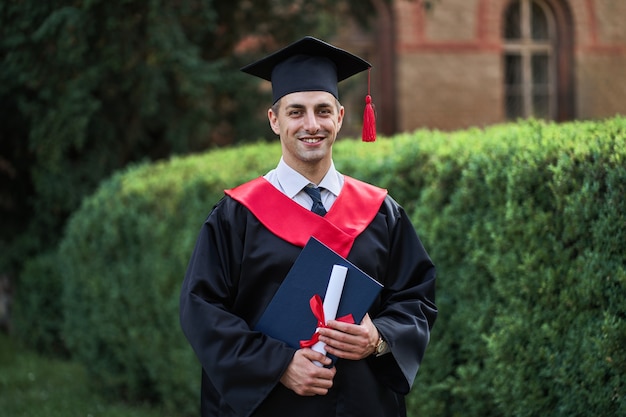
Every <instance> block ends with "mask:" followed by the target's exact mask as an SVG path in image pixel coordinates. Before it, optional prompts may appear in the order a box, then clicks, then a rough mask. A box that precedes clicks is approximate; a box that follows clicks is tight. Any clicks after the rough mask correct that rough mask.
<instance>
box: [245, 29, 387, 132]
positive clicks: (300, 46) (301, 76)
mask: <svg viewBox="0 0 626 417" xmlns="http://www.w3.org/2000/svg"><path fill="white" fill-rule="evenodd" d="M371 67H372V66H371V65H370V63H369V62H367V61H365V60H363V59H361V58H359V57H358V56H356V55H353V54H351V53H350V52H348V51H344V50H343V49H339V48H337V47H335V46H333V45H331V44H329V43H326V42H324V41H321V40H319V39H317V38H314V37H312V36H306V37H304V38H302V39H300V40H299V41H296V42H294V43H292V44H291V45H288V46H286V47H284V48H283V49H280V50H278V51H276V52H274V53H273V54H271V55H268V56H266V57H265V58H262V59H260V60H258V61H256V62H253V63H252V64H249V65H246V66H245V67H243V68H241V70H242V71H243V72H246V73H248V74H251V75H255V76H257V77H259V78H262V79H264V80H267V81H270V82H271V83H272V95H273V100H274V101H273V102H274V103H276V102H277V101H278V100H279V99H280V98H281V97H283V96H285V95H287V94H290V93H296V92H299V91H326V92H328V93H330V94H332V95H333V96H335V98H337V99H338V98H339V93H338V91H337V84H338V83H339V82H340V81H343V80H345V79H346V78H349V77H351V76H353V75H355V74H358V73H359V72H362V71H365V70H368V69H370V68H371ZM365 103H366V106H365V113H364V115H363V119H364V121H363V140H364V141H366V142H372V141H374V140H376V120H375V116H374V110H373V107H372V104H371V97H370V95H369V75H368V91H367V96H366V98H365Z"/></svg>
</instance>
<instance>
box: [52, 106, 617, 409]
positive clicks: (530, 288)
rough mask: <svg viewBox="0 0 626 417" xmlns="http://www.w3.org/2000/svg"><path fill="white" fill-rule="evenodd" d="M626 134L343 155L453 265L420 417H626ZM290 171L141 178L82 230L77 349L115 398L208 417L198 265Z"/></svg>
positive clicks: (587, 125)
mask: <svg viewBox="0 0 626 417" xmlns="http://www.w3.org/2000/svg"><path fill="white" fill-rule="evenodd" d="M625 132H626V119H624V118H614V119H611V120H607V121H603V122H575V123H568V124H562V125H557V124H547V123H543V122H537V121H528V122H520V123H517V124H508V125H501V126H493V127H490V128H487V129H484V130H480V129H470V130H466V131H461V132H454V133H442V132H430V131H417V132H414V133H411V134H403V135H398V136H396V137H394V138H383V139H381V140H379V141H378V142H377V143H376V144H373V145H372V144H362V143H360V142H357V141H349V140H341V141H339V142H338V143H337V144H336V145H335V149H334V158H335V163H336V165H337V168H338V169H339V170H340V171H341V172H344V173H346V174H348V175H351V176H354V177H357V178H360V179H363V180H365V181H368V182H371V183H374V184H377V185H380V186H383V187H386V188H388V189H389V191H390V193H391V195H392V196H393V197H394V198H395V199H396V200H398V201H399V202H400V203H401V204H402V205H403V206H404V207H405V208H406V209H407V212H409V213H410V214H411V216H412V219H413V221H414V225H415V228H416V230H417V231H418V233H419V234H420V236H421V237H422V239H423V241H424V244H425V246H426V247H427V249H428V250H429V252H430V254H431V256H432V258H433V259H434V261H435V263H436V264H437V266H438V270H439V282H438V296H437V297H438V299H437V301H438V305H439V307H440V316H439V319H438V322H437V323H436V325H435V328H434V332H433V335H432V340H431V346H430V347H429V349H428V350H427V354H426V359H425V361H424V364H423V367H422V369H421V370H420V373H419V375H418V378H417V380H416V386H415V387H414V390H413V391H412V393H411V394H410V395H409V397H408V408H409V414H410V415H412V416H418V415H438V416H449V417H453V416H454V417H456V416H464V417H471V416H531V415H542V414H548V415H551V416H568V417H571V416H583V415H617V414H618V413H620V412H621V413H624V411H625V410H624V407H625V406H624V386H625V380H624V375H625V371H626V369H625V368H624V367H625V365H624V364H625V363H626V357H625V353H624V352H623V349H622V346H624V342H626V340H625V338H626V336H625V334H626V332H625V330H626V325H625V322H624V320H625V317H626V301H625V300H624V298H623V294H624V290H625V289H626V288H625V283H626V272H625V271H626V260H625V257H624V254H625V253H626V218H625V217H624V216H625V215H624V213H626V206H625V203H624V196H625V195H626V193H625V191H626V190H625V185H626V168H625V165H626V164H625V160H626V133H625ZM279 156H280V147H279V145H278V144H277V143H274V144H257V145H250V146H245V147H240V148H234V149H229V150H219V151H214V152H209V153H207V154H204V155H198V156H191V157H187V158H174V159H172V160H171V161H168V162H162V163H158V164H154V165H140V166H136V167H133V168H131V169H129V170H127V171H125V172H123V173H119V174H118V175H115V176H114V177H112V178H111V179H110V180H108V181H106V182H104V183H103V184H102V185H101V187H100V188H99V190H98V192H97V193H95V194H94V195H93V196H91V197H89V198H88V199H86V200H85V201H84V202H83V205H82V207H81V209H80V210H79V211H78V212H76V213H75V214H74V215H73V216H72V219H71V221H70V223H69V225H68V228H67V230H66V235H65V237H64V239H63V242H62V245H61V248H60V251H59V261H58V262H57V264H58V265H59V266H60V272H59V273H60V276H63V286H64V287H63V290H64V293H63V312H64V318H65V322H64V326H63V337H64V341H65V343H66V344H67V346H68V348H69V349H70V351H71V352H72V354H73V355H74V356H75V357H76V358H77V359H79V360H81V361H82V362H84V363H85V364H86V365H87V367H88V368H89V370H90V372H91V373H92V375H93V376H94V377H95V378H94V379H95V380H97V381H98V382H99V383H100V385H101V387H103V388H105V389H106V390H107V391H112V392H115V393H117V394H118V395H122V396H123V397H125V398H128V399H132V400H146V399H147V400H152V401H155V402H159V403H161V404H164V407H165V409H166V410H171V411H173V410H177V411H178V412H179V413H182V414H185V415H186V414H188V415H195V414H196V413H197V403H198V399H197V398H198V391H199V386H198V383H199V376H200V369H199V365H198V364H197V361H196V360H195V359H194V357H193V353H192V351H191V348H190V347H188V345H187V343H186V341H185V340H184V337H183V336H182V333H181V332H180V330H179V325H178V294H179V289H180V284H181V282H182V278H183V275H184V272H185V268H186V263H187V261H188V259H189V256H190V255H191V251H192V248H193V245H194V243H195V239H196V236H197V231H198V230H199V227H200V225H201V223H202V221H203V220H204V218H205V216H206V215H207V214H208V212H209V211H210V209H211V207H212V205H213V204H215V202H217V201H218V200H219V198H221V196H222V190H223V189H224V188H230V187H233V186H235V185H237V184H239V183H241V182H244V181H246V180H248V179H251V178H252V177H255V176H258V175H262V174H263V173H265V172H266V171H268V170H269V169H271V168H273V167H274V166H275V165H276V162H277V160H278V158H279Z"/></svg>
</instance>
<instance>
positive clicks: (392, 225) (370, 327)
mask: <svg viewBox="0 0 626 417" xmlns="http://www.w3.org/2000/svg"><path fill="white" fill-rule="evenodd" d="M369 68H370V65H369V64H368V63H367V62H366V61H364V60H362V59H361V58H359V57H357V56H354V55H352V54H350V53H348V52H346V51H344V50H342V49H339V48H336V47H334V46H332V45H330V44H328V43H325V42H323V41H320V40H318V39H315V38H312V37H306V38H303V39H301V40H300V41H298V42H295V43H293V44H291V45H289V46H287V47H285V48H284V49H281V50H279V51H278V52H276V53H274V54H272V55H270V56H268V57H266V58H264V59H262V60H260V61H258V62H255V63H253V64H250V65H249V66H247V67H245V68H243V69H242V70H243V71H245V72H247V73H249V74H252V75H255V76H258V77H261V78H263V79H266V80H268V81H271V83H272V92H273V99H274V103H273V105H272V106H271V108H270V109H269V110H268V119H269V123H270V127H271V128H272V130H273V131H274V133H276V134H277V135H278V136H279V138H280V142H281V149H282V157H281V159H280V161H279V163H278V165H277V167H276V168H275V169H273V170H272V171H270V172H269V173H267V174H266V175H265V176H263V177H259V178H257V179H255V180H253V181H250V182H248V183H245V184H242V185H240V186H238V187H236V188H234V189H232V190H227V191H226V192H225V196H224V198H223V199H222V200H220V201H219V202H218V203H217V204H216V206H215V207H214V208H213V210H212V211H211V213H210V214H209V216H208V218H207V220H206V221H205V223H204V225H203V226H202V229H201V231H200V235H199V237H198V240H197V243H196V247H195V249H194V252H193V254H192V256H191V260H190V262H189V266H188V269H187V273H186V275H185V280H184V283H183V287H182V291H181V299H180V303H181V305H180V318H181V326H182V329H183V331H184V333H185V335H186V336H187V338H188V340H189V342H190V344H191V346H192V347H193V349H194V351H195V352H196V355H197V356H198V359H199V361H200V363H201V365H202V389H201V390H202V392H201V415H202V416H203V417H209V416H242V417H248V416H257V417H258V416H271V417H281V416H285V417H286V416H289V417H292V416H299V417H307V416H315V417H334V416H336V417H339V416H342V417H352V416H354V417H357V416H358V417H368V416H372V417H403V416H405V415H406V410H405V406H404V396H405V395H406V394H407V393H408V392H409V390H410V389H411V386H412V384H413V381H414V378H415V375H416V373H417V370H418V368H419V365H420V363H421V360H422V357H423V355H424V351H425V349H426V346H427V344H428V341H429V338H430V331H431V328H432V326H433V324H434V321H435V318H436V316H437V308H436V306H435V303H434V298H435V267H434V265H433V263H432V262H431V260H430V258H429V256H428V254H427V253H426V251H425V249H424V247H423V245H422V243H421V242H420V240H419V238H418V236H417V234H416V232H415V230H414V228H413V225H412V224H411V222H410V221H409V219H408V217H407V215H406V213H405V212H404V210H403V209H402V207H401V206H400V205H398V204H397V203H396V202H395V201H394V200H393V199H392V198H391V197H390V196H389V195H388V194H387V191H386V190H384V189H381V188H378V187H375V186H373V185H370V184H367V183H364V182H362V181H359V180H356V179H354V178H351V177H349V176H345V175H343V174H341V173H339V172H338V171H337V170H336V169H335V166H334V164H333V159H332V147H333V144H334V142H335V140H336V138H337V134H338V133H339V131H340V129H341V125H342V122H343V118H344V108H343V106H341V104H340V102H339V95H338V91H337V90H338V88H337V84H338V83H339V82H340V81H342V80H344V79H346V78H348V77H350V76H352V75H354V74H356V73H358V72H361V71H365V70H367V69H369ZM311 236H313V237H316V238H318V239H319V240H321V241H322V242H323V243H325V244H326V245H327V246H329V247H331V248H332V249H334V250H335V251H336V252H338V253H340V254H341V255H343V256H345V257H346V258H347V259H348V260H349V261H351V262H352V263H353V264H355V265H356V266H357V267H359V268H360V269H361V270H363V271H364V272H366V273H367V274H369V275H370V276H371V277H373V278H374V279H375V280H377V281H378V282H380V283H381V284H382V285H383V286H384V288H383V290H382V292H381V293H380V295H379V296H378V298H377V299H376V300H375V301H374V303H373V305H372V307H371V308H370V310H369V312H368V314H366V315H365V317H364V319H363V320H362V321H361V322H360V323H355V324H350V323H345V322H341V321H334V320H332V321H329V322H328V323H327V325H328V327H327V328H322V329H319V335H320V336H319V340H320V341H322V342H324V343H326V351H327V352H328V353H329V354H331V355H334V356H335V357H336V358H338V359H337V361H336V362H335V363H334V365H333V364H332V362H331V360H330V359H329V358H328V357H326V356H324V355H323V354H321V353H319V352H316V351H314V350H312V349H310V348H301V349H295V348H293V347H290V346H288V345H287V344H285V343H283V342H281V341H280V340H277V339H274V338H272V337H269V336H267V335H265V334H263V333H261V332H258V331H255V330H254V326H255V324H256V323H257V321H258V320H259V318H260V317H261V315H262V313H263V311H264V310H265V308H266V307H267V305H268V304H269V302H270V301H271V299H272V297H273V295H274V294H275V293H276V290H277V289H278V287H279V286H280V284H281V283H282V281H283V279H284V278H285V276H286V275H287V273H288V271H289V269H290V268H291V266H292V265H293V263H294V261H295V259H296V258H297V256H298V254H299V253H300V251H301V250H302V247H303V246H304V245H305V244H306V242H307V241H308V240H309V238H310V237H311ZM316 362H320V363H322V364H324V365H326V366H324V367H320V366H317V365H316Z"/></svg>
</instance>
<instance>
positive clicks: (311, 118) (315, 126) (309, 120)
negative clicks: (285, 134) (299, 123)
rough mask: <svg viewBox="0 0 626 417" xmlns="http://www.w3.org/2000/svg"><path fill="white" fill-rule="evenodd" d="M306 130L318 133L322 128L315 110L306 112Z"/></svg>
mask: <svg viewBox="0 0 626 417" xmlns="http://www.w3.org/2000/svg"><path fill="white" fill-rule="evenodd" d="M304 130H306V132H307V133H317V132H318V131H319V130H320V124H319V122H318V120H317V117H315V112H314V111H312V110H310V111H307V112H306V115H305V116H304Z"/></svg>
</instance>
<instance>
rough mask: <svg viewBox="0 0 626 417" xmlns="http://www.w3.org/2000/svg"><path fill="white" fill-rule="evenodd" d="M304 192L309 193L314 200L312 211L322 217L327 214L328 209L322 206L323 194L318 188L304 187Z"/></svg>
mask: <svg viewBox="0 0 626 417" xmlns="http://www.w3.org/2000/svg"><path fill="white" fill-rule="evenodd" d="M304 192H305V193H307V194H308V195H309V197H311V199H312V200H313V206H312V207H311V211H312V212H313V213H315V214H319V215H320V216H324V215H325V214H326V209H325V208H324V205H323V204H322V194H321V193H320V189H319V188H317V187H304Z"/></svg>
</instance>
